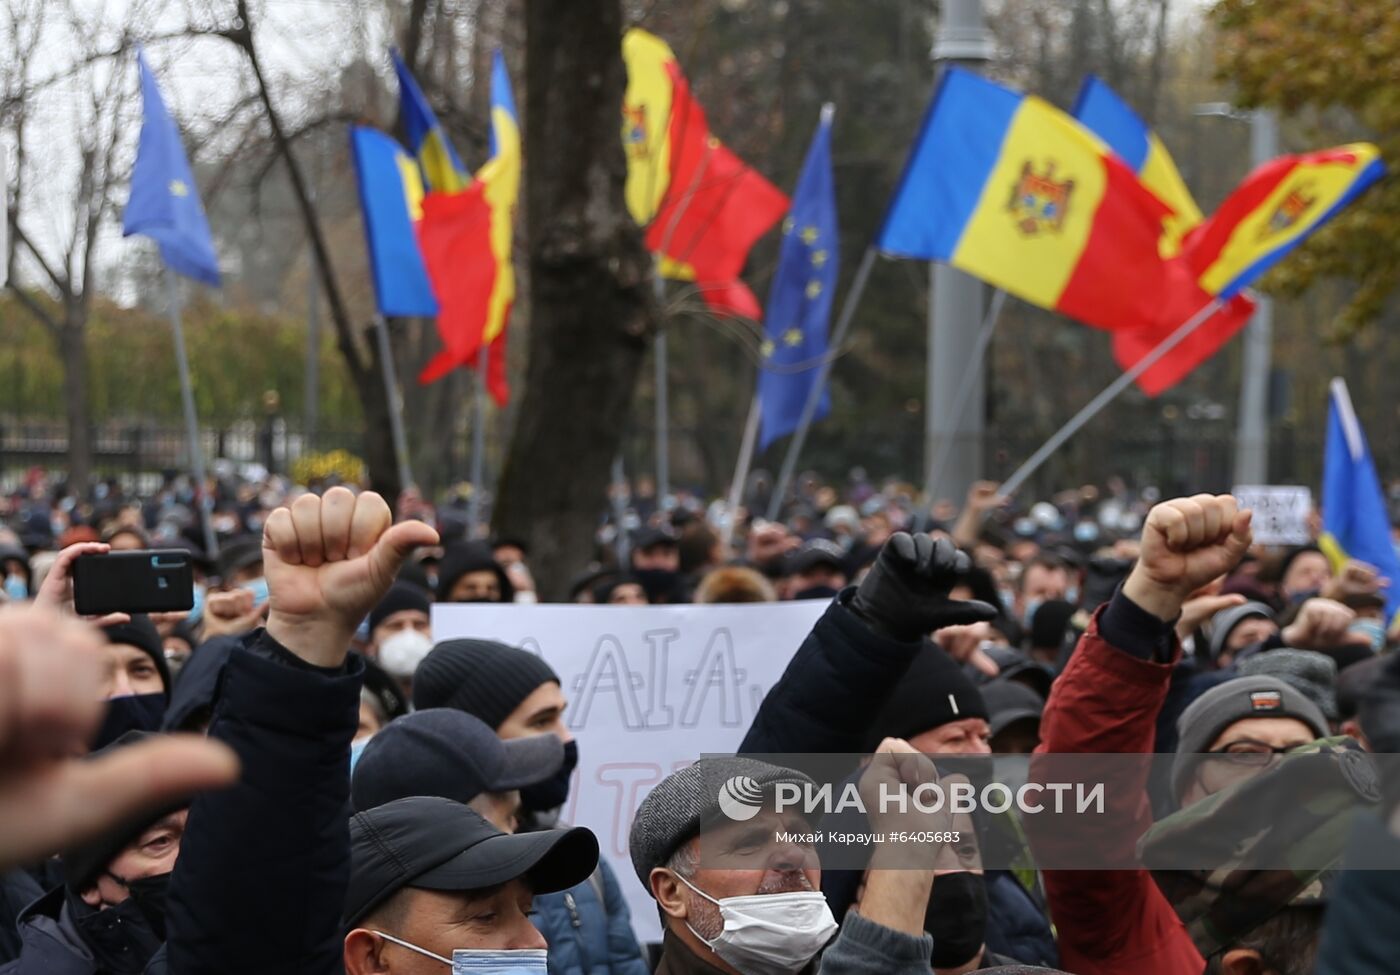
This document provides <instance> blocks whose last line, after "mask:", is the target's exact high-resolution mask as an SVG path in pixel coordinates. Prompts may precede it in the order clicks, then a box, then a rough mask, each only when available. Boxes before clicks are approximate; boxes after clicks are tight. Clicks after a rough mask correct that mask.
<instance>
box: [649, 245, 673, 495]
mask: <svg viewBox="0 0 1400 975" xmlns="http://www.w3.org/2000/svg"><path fill="white" fill-rule="evenodd" d="M652 288H653V290H654V291H655V292H656V303H657V304H658V305H661V304H663V303H664V302H665V300H666V282H665V281H663V280H662V279H661V271H660V269H659V268H658V270H657V272H656V276H655V277H653V278H652ZM655 346H656V504H657V508H658V510H664V509H665V506H666V497H667V495H669V494H670V493H671V442H670V439H671V415H670V404H669V403H668V402H667V400H668V398H669V393H668V390H667V378H668V377H667V375H666V366H667V357H666V316H665V315H664V314H663V315H662V316H661V327H660V328H658V329H657V330H656V343H655Z"/></svg>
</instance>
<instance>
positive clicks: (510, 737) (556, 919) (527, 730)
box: [413, 640, 644, 975]
mask: <svg viewBox="0 0 1400 975" xmlns="http://www.w3.org/2000/svg"><path fill="white" fill-rule="evenodd" d="M413 703H414V706H415V707H417V708H419V709H420V710H421V709H424V708H456V709H458V710H461V711H466V712H467V713H468V714H472V715H475V716H476V717H478V718H480V719H481V720H482V721H483V722H485V724H486V725H487V726H488V727H491V728H494V729H495V733H496V734H497V735H498V736H499V737H501V738H502V739H505V740H506V741H508V742H513V741H516V740H518V739H522V738H530V737H537V736H549V737H552V738H555V739H557V740H558V741H559V742H562V743H563V751H564V760H563V763H562V764H561V765H560V766H558V768H557V770H556V771H555V772H553V774H551V775H549V776H547V777H545V778H543V779H541V780H540V781H537V782H534V783H531V784H529V785H526V786H523V787H522V788H521V790H520V797H521V807H522V810H523V812H524V814H525V825H526V827H527V828H528V827H530V826H533V825H538V824H541V823H553V822H555V821H556V820H557V818H558V815H559V808H560V807H561V806H563V805H564V802H565V800H566V799H568V796H569V787H570V781H571V779H572V777H573V773H574V769H575V767H576V766H577V765H578V743H577V742H576V741H575V740H574V736H573V732H571V731H570V730H569V728H568V726H567V725H566V724H565V722H564V708H565V706H566V705H567V703H568V702H567V700H566V699H565V697H564V693H563V691H562V689H561V688H560V682H559V675H558V674H556V673H555V672H554V670H553V668H551V667H550V666H549V664H547V663H545V662H544V661H543V660H541V659H540V658H539V657H537V656H536V655H534V654H532V653H528V652H527V651H524V650H520V649H518V648H516V647H510V646H506V645H505V644H504V643H497V642H495V641H493V640H448V641H446V642H443V643H440V644H438V645H437V646H436V647H434V648H433V652H432V653H430V654H428V656H427V658H426V659H425V660H424V661H423V663H422V665H421V666H420V667H419V668H418V673H417V674H416V675H415V677H414V687H413ZM537 907H538V909H539V912H540V922H539V923H540V928H541V930H543V931H544V932H545V936H546V938H548V940H549V944H550V949H551V955H550V968H551V971H555V972H561V971H573V970H577V971H580V972H587V971H588V969H590V968H593V969H596V970H597V972H599V973H600V975H601V973H606V972H613V973H618V975H623V973H626V975H643V972H644V963H643V960H642V957H641V954H640V952H639V951H638V950H637V948H636V938H635V936H634V935H633V934H632V929H631V924H632V918H631V913H630V912H629V911H628V909H627V903H626V900H625V899H624V898H623V897H622V894H621V888H620V887H619V885H618V882H617V877H616V876H614V875H613V872H612V868H611V867H609V866H608V864H607V861H602V862H600V863H599V865H598V872H597V874H596V875H594V876H593V877H591V878H590V882H589V883H583V884H579V885H578V886H576V887H575V888H573V889H572V890H568V891H563V892H561V893H558V894H551V895H549V896H547V897H542V898H540V899H539V900H538V902H537ZM588 945H593V948H592V949H591V950H590V949H589V948H588ZM575 959H576V960H575ZM585 959H586V961H585Z"/></svg>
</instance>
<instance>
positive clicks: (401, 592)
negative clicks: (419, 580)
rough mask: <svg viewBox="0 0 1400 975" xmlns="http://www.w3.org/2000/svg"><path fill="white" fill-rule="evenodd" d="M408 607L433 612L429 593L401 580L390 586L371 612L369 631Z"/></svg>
mask: <svg viewBox="0 0 1400 975" xmlns="http://www.w3.org/2000/svg"><path fill="white" fill-rule="evenodd" d="M407 609H416V610H418V611H419V612H420V613H430V612H432V601H431V600H430V599H429V598H428V594H427V593H426V592H425V591H423V589H421V588H420V587H418V586H415V585H414V584H413V583H411V582H403V581H399V582H396V583H394V584H393V585H392V586H390V587H389V591H388V592H386V593H385V594H384V598H383V599H381V600H380V601H379V605H378V606H376V607H374V609H372V610H370V612H369V631H370V633H373V632H374V629H375V627H377V626H378V625H379V624H380V623H383V622H384V621H385V620H386V619H388V618H389V617H390V616H393V615H394V614H395V613H402V612H403V611H404V610H407Z"/></svg>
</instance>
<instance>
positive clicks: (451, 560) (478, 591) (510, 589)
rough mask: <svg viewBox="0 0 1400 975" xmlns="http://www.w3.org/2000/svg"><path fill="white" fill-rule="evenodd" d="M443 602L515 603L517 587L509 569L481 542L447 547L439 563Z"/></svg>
mask: <svg viewBox="0 0 1400 975" xmlns="http://www.w3.org/2000/svg"><path fill="white" fill-rule="evenodd" d="M437 578H438V581H437V601H438V602H440V603H513V602H515V586H513V585H512V584H511V581H510V577H509V576H507V575H506V570H505V569H504V568H502V567H501V564H500V563H499V562H497V561H496V560H495V558H494V557H493V556H492V555H491V550H490V549H489V548H487V547H486V546H484V545H482V544H480V543H477V542H465V543H458V544H455V545H449V546H447V548H446V550H445V551H444V552H443V553H442V561H441V562H440V563H438V577H437Z"/></svg>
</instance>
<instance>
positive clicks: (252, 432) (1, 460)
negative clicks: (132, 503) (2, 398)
mask: <svg viewBox="0 0 1400 975" xmlns="http://www.w3.org/2000/svg"><path fill="white" fill-rule="evenodd" d="M201 442H202V445H203V448H204V455H205V457H206V458H207V459H209V460H210V461H213V460H215V459H223V460H228V461H231V462H233V463H235V464H261V465H262V466H264V467H267V468H269V469H270V470H272V471H275V472H287V471H289V470H290V467H291V465H292V463H293V462H294V461H295V460H297V459H298V458H299V457H302V456H303V455H305V454H308V453H319V452H323V451H328V450H336V449H344V450H348V451H349V452H351V453H353V454H356V455H359V454H361V453H362V449H363V447H362V442H363V434H362V432H361V431H358V430H350V431H344V430H321V429H318V431H317V433H316V436H315V438H314V440H310V441H309V440H308V439H307V438H306V437H305V436H303V434H302V433H301V432H300V431H298V430H296V429H294V428H292V427H290V426H289V425H288V424H287V422H286V421H285V420H282V419H280V418H275V419H272V420H253V419H240V420H232V421H229V422H227V423H223V424H218V425H205V426H204V427H203V428H202V429H201ZM186 446H187V445H186V443H185V429H184V427H183V426H180V425H178V424H170V423H168V422H156V421H151V420H143V419H131V420H106V421H103V422H102V423H99V424H96V425H95V426H94V428H93V472H94V474H95V475H96V476H98V477H113V478H116V479H118V480H120V481H121V482H122V483H123V485H124V486H126V487H129V488H130V489H132V490H134V491H137V492H138V493H142V492H149V491H153V490H155V489H156V488H157V487H158V486H159V484H160V481H161V477H162V475H163V473H164V472H167V471H184V470H188V467H189V460H188V453H187V450H186ZM36 466H37V467H43V468H46V469H48V470H51V471H61V470H64V469H65V468H66V467H67V466H68V430H67V426H66V425H65V423H64V421H63V420H61V419H36V418H16V417H0V486H3V487H4V489H5V490H11V489H13V488H14V487H15V486H16V484H17V483H18V482H19V481H20V479H21V478H22V477H23V475H24V472H25V471H27V470H29V469H30V468H32V467H36Z"/></svg>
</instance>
